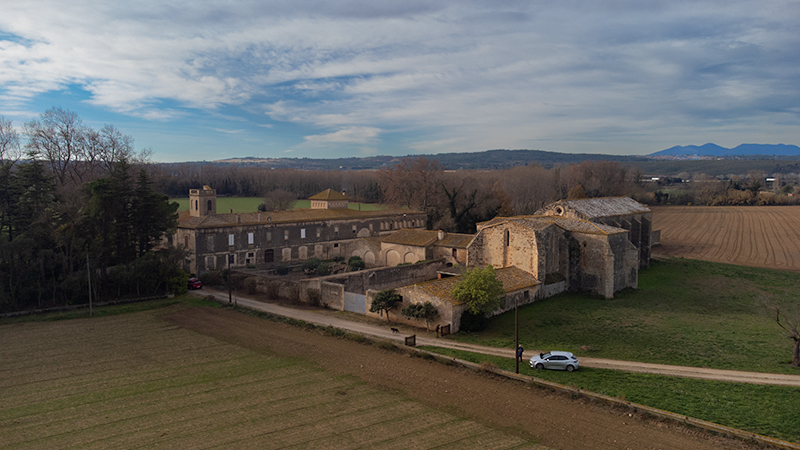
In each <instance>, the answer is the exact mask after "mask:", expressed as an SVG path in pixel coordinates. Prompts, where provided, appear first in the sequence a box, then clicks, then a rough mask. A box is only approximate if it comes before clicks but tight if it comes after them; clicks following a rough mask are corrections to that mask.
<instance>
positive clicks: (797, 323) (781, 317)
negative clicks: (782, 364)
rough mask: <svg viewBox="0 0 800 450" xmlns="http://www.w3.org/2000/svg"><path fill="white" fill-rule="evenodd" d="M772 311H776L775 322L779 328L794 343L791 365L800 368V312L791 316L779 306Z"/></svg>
mask: <svg viewBox="0 0 800 450" xmlns="http://www.w3.org/2000/svg"><path fill="white" fill-rule="evenodd" d="M772 310H773V311H775V321H776V322H777V323H778V326H779V327H781V328H782V329H783V331H785V332H786V337H788V338H789V339H791V340H792V341H793V342H794V350H793V351H792V364H791V365H792V367H800V311H795V312H794V314H790V313H787V312H786V311H785V310H781V308H780V307H778V306H773V307H772Z"/></svg>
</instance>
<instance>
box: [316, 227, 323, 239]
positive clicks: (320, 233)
mask: <svg viewBox="0 0 800 450" xmlns="http://www.w3.org/2000/svg"><path fill="white" fill-rule="evenodd" d="M320 236H322V230H321V229H319V228H317V238H319V237H320Z"/></svg>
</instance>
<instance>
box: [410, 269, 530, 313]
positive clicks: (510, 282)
mask: <svg viewBox="0 0 800 450" xmlns="http://www.w3.org/2000/svg"><path fill="white" fill-rule="evenodd" d="M495 273H496V274H497V279H498V280H500V282H501V283H503V290H504V291H505V292H506V293H509V292H514V291H518V290H520V289H524V288H526V287H531V286H536V285H538V284H541V283H540V282H539V281H538V280H536V277H534V276H533V275H531V274H530V273H528V272H526V271H524V270H522V269H519V268H517V267H516V266H511V267H504V268H502V269H497V270H495ZM460 279H461V277H460V276H457V277H448V278H442V279H441V280H432V281H425V282H423V283H417V285H416V286H417V287H418V288H419V289H422V290H423V291H425V292H427V293H429V294H431V295H434V296H436V297H439V298H441V299H443V300H446V301H448V302H450V303H452V304H454V305H462V304H464V302H461V301H458V300H456V299H455V298H453V297H452V296H450V291H451V290H452V289H453V286H455V284H456V283H458V281H459V280H460Z"/></svg>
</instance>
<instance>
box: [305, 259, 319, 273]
mask: <svg viewBox="0 0 800 450" xmlns="http://www.w3.org/2000/svg"><path fill="white" fill-rule="evenodd" d="M321 262H322V261H320V260H319V258H309V259H307V260H306V261H305V262H304V263H303V265H302V266H301V267H302V268H303V270H304V271H306V270H309V271H310V270H316V269H317V267H319V264H320V263H321Z"/></svg>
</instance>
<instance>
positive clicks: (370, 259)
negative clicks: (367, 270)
mask: <svg viewBox="0 0 800 450" xmlns="http://www.w3.org/2000/svg"><path fill="white" fill-rule="evenodd" d="M364 262H365V263H367V265H368V266H371V265H373V264H375V254H374V253H372V252H370V251H368V252H366V253H364Z"/></svg>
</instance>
